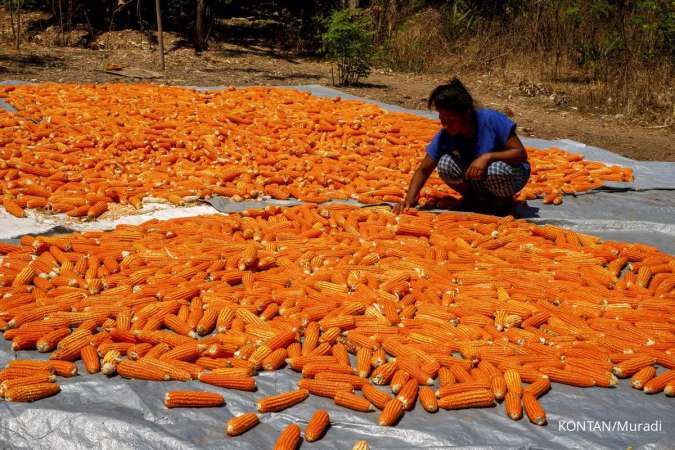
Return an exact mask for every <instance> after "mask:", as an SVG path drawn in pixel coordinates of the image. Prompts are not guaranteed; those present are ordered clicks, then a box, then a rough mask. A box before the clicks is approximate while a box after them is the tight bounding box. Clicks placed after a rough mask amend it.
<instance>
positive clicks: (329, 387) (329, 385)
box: [298, 378, 365, 398]
mask: <svg viewBox="0 0 675 450" xmlns="http://www.w3.org/2000/svg"><path fill="white" fill-rule="evenodd" d="M298 386H299V387H300V388H302V389H307V390H308V391H309V393H310V394H314V395H318V396H320V397H328V398H334V397H335V395H336V394H337V392H338V391H350V392H351V391H352V390H353V387H352V385H351V384H348V383H342V382H335V381H325V380H315V379H311V378H303V379H301V380H300V381H299V382H298ZM364 387H365V386H364Z"/></svg>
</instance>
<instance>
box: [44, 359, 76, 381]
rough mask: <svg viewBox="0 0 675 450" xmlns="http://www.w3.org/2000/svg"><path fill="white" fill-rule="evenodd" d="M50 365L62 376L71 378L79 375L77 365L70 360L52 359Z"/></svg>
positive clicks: (51, 368)
mask: <svg viewBox="0 0 675 450" xmlns="http://www.w3.org/2000/svg"><path fill="white" fill-rule="evenodd" d="M48 366H49V369H50V370H51V371H53V372H54V373H55V374H56V375H58V376H60V377H64V378H70V377H74V376H75V375H77V366H76V365H75V363H73V362H70V361H61V360H58V359H52V360H50V361H49V362H48Z"/></svg>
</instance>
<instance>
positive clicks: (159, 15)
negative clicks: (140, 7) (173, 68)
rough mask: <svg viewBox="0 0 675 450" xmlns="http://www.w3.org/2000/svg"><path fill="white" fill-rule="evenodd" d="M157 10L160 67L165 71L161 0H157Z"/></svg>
mask: <svg viewBox="0 0 675 450" xmlns="http://www.w3.org/2000/svg"><path fill="white" fill-rule="evenodd" d="M155 11H156V12H157V42H158V43H159V67H160V68H161V69H162V71H164V70H165V69H166V67H165V65H164V33H163V32H162V10H161V8H160V6H159V0H155Z"/></svg>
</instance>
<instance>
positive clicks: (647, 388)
mask: <svg viewBox="0 0 675 450" xmlns="http://www.w3.org/2000/svg"><path fill="white" fill-rule="evenodd" d="M672 380H675V370H673V369H671V370H667V371H665V372H663V373H661V374H659V375H657V376H655V377H654V378H652V379H651V380H649V381H648V382H647V383H645V385H644V388H642V390H643V391H644V392H645V393H646V394H658V393H659V392H661V391H663V389H664V388H665V387H666V385H667V384H668V383H670V382H671V381H672Z"/></svg>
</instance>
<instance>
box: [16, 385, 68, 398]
mask: <svg viewBox="0 0 675 450" xmlns="http://www.w3.org/2000/svg"><path fill="white" fill-rule="evenodd" d="M60 391H61V388H60V387H59V385H58V384H56V383H37V384H27V385H21V386H17V387H14V388H11V389H6V390H5V400H7V401H8V402H34V401H36V400H41V399H43V398H46V397H51V396H52V395H56V394H58V393H59V392H60Z"/></svg>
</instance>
